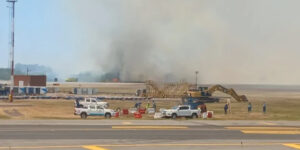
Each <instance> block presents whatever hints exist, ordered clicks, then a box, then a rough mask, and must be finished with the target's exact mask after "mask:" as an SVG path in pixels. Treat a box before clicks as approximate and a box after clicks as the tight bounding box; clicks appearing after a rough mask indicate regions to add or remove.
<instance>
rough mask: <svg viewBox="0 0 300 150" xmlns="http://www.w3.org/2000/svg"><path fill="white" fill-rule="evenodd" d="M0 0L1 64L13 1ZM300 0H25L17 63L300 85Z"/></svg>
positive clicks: (71, 70)
mask: <svg viewBox="0 0 300 150" xmlns="http://www.w3.org/2000/svg"><path fill="white" fill-rule="evenodd" d="M7 5H8V4H7V3H6V0H1V1H0V52H1V53H0V54H1V55H0V67H6V66H8V58H9V52H8V37H9V32H8V29H9V27H8V25H9V22H8V21H9V19H8V8H7ZM299 5H300V1H299V0H243V1H241V0H223V1H222V0H163V1H162V0H144V1H141V0H18V2H17V3H16V50H15V60H16V62H20V63H24V64H41V65H46V66H50V67H52V68H53V70H54V71H55V72H57V73H58V74H60V76H61V77H67V76H68V75H70V74H75V73H79V72H82V71H93V72H100V73H103V72H111V71H117V72H119V73H120V76H121V78H122V79H123V80H136V79H157V80H168V79H169V80H170V81H173V80H180V79H186V80H188V81H192V80H193V79H194V71H195V70H199V80H200V82H201V83H268V84H300V70H298V67H299V66H300V59H299V57H300V49H299V48H300V42H299V39H300V17H299V14H300V9H299V8H298V7H299Z"/></svg>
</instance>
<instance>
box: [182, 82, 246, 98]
mask: <svg viewBox="0 0 300 150" xmlns="http://www.w3.org/2000/svg"><path fill="white" fill-rule="evenodd" d="M216 91H219V92H223V93H225V94H228V95H230V96H231V97H232V98H234V99H235V100H236V101H238V102H248V99H247V97H246V96H245V95H238V94H237V93H236V92H235V90H234V89H232V88H230V89H227V88H225V87H223V86H222V85H219V84H217V85H214V86H212V87H210V88H208V87H198V88H197V89H190V90H188V91H187V92H186V93H185V97H191V98H199V99H202V100H205V99H208V101H210V98H211V96H212V94H213V93H214V92H216ZM214 101H215V102H217V101H219V100H218V99H214Z"/></svg>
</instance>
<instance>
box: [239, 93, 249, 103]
mask: <svg viewBox="0 0 300 150" xmlns="http://www.w3.org/2000/svg"><path fill="white" fill-rule="evenodd" d="M239 97H240V100H241V101H242V102H248V98H247V97H246V96H245V95H240V96H239Z"/></svg>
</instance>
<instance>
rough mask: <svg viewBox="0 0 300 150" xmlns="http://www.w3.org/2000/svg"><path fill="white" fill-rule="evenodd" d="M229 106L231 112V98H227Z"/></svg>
mask: <svg viewBox="0 0 300 150" xmlns="http://www.w3.org/2000/svg"><path fill="white" fill-rule="evenodd" d="M227 106H228V112H229V113H231V101H230V99H229V98H228V99H227Z"/></svg>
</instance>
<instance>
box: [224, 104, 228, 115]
mask: <svg viewBox="0 0 300 150" xmlns="http://www.w3.org/2000/svg"><path fill="white" fill-rule="evenodd" d="M227 110H228V104H225V106H224V112H225V114H227Z"/></svg>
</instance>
